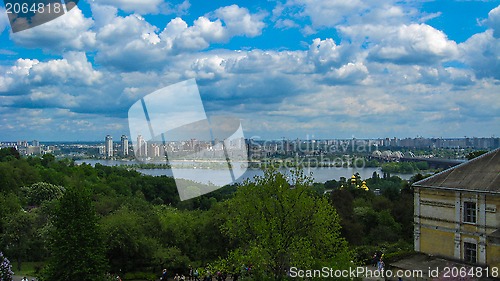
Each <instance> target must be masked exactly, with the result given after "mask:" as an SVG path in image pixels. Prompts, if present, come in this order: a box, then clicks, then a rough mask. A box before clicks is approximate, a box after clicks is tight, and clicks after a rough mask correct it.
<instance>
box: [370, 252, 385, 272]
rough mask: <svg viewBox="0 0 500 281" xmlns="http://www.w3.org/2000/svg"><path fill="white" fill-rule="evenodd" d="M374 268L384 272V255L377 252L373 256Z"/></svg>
mask: <svg viewBox="0 0 500 281" xmlns="http://www.w3.org/2000/svg"><path fill="white" fill-rule="evenodd" d="M372 266H373V267H376V268H377V270H379V271H382V270H384V267H385V263H384V254H382V253H381V252H376V253H375V254H373V258H372Z"/></svg>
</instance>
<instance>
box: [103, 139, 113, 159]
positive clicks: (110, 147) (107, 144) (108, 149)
mask: <svg viewBox="0 0 500 281" xmlns="http://www.w3.org/2000/svg"><path fill="white" fill-rule="evenodd" d="M104 146H105V147H106V151H105V155H106V157H113V137H112V136H110V135H107V136H106V139H105V144H104Z"/></svg>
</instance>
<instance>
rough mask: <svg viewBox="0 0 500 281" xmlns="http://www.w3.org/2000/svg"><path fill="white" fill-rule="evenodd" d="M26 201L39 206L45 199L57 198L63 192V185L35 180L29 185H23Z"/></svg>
mask: <svg viewBox="0 0 500 281" xmlns="http://www.w3.org/2000/svg"><path fill="white" fill-rule="evenodd" d="M22 190H23V191H24V192H25V194H26V199H27V203H28V205H30V206H40V205H41V204H42V203H43V202H45V201H52V200H54V199H59V198H61V197H62V195H63V194H64V190H65V189H64V187H62V186H57V185H54V184H50V183H46V182H37V183H34V184H32V185H31V186H27V187H23V188H22Z"/></svg>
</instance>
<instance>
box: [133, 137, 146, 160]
mask: <svg viewBox="0 0 500 281" xmlns="http://www.w3.org/2000/svg"><path fill="white" fill-rule="evenodd" d="M136 147H137V150H136V151H135V156H136V157H147V156H148V145H147V143H146V141H144V138H143V137H142V135H138V136H137V145H136Z"/></svg>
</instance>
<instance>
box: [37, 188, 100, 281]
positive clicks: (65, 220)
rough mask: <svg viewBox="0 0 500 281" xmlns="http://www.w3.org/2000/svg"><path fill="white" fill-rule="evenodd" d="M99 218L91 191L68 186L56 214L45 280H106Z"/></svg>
mask: <svg viewBox="0 0 500 281" xmlns="http://www.w3.org/2000/svg"><path fill="white" fill-rule="evenodd" d="M97 221H98V218H97V216H96V214H95V211H94V207H93V205H92V200H91V197H90V192H89V190H88V189H86V188H70V189H68V190H67V191H66V192H65V194H64V196H63V197H62V198H61V200H60V202H59V204H58V206H57V208H56V211H55V214H54V219H53V224H54V231H53V232H52V233H51V237H52V241H51V252H52V258H51V259H50V260H49V263H48V265H47V267H46V268H45V272H44V273H45V274H44V275H43V280H46V281H49V280H50V281H67V280H79V281H97V280H103V278H104V273H105V270H106V267H107V266H106V261H105V258H104V247H103V246H102V245H103V244H102V240H101V234H100V232H99V227H98V224H97Z"/></svg>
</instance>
